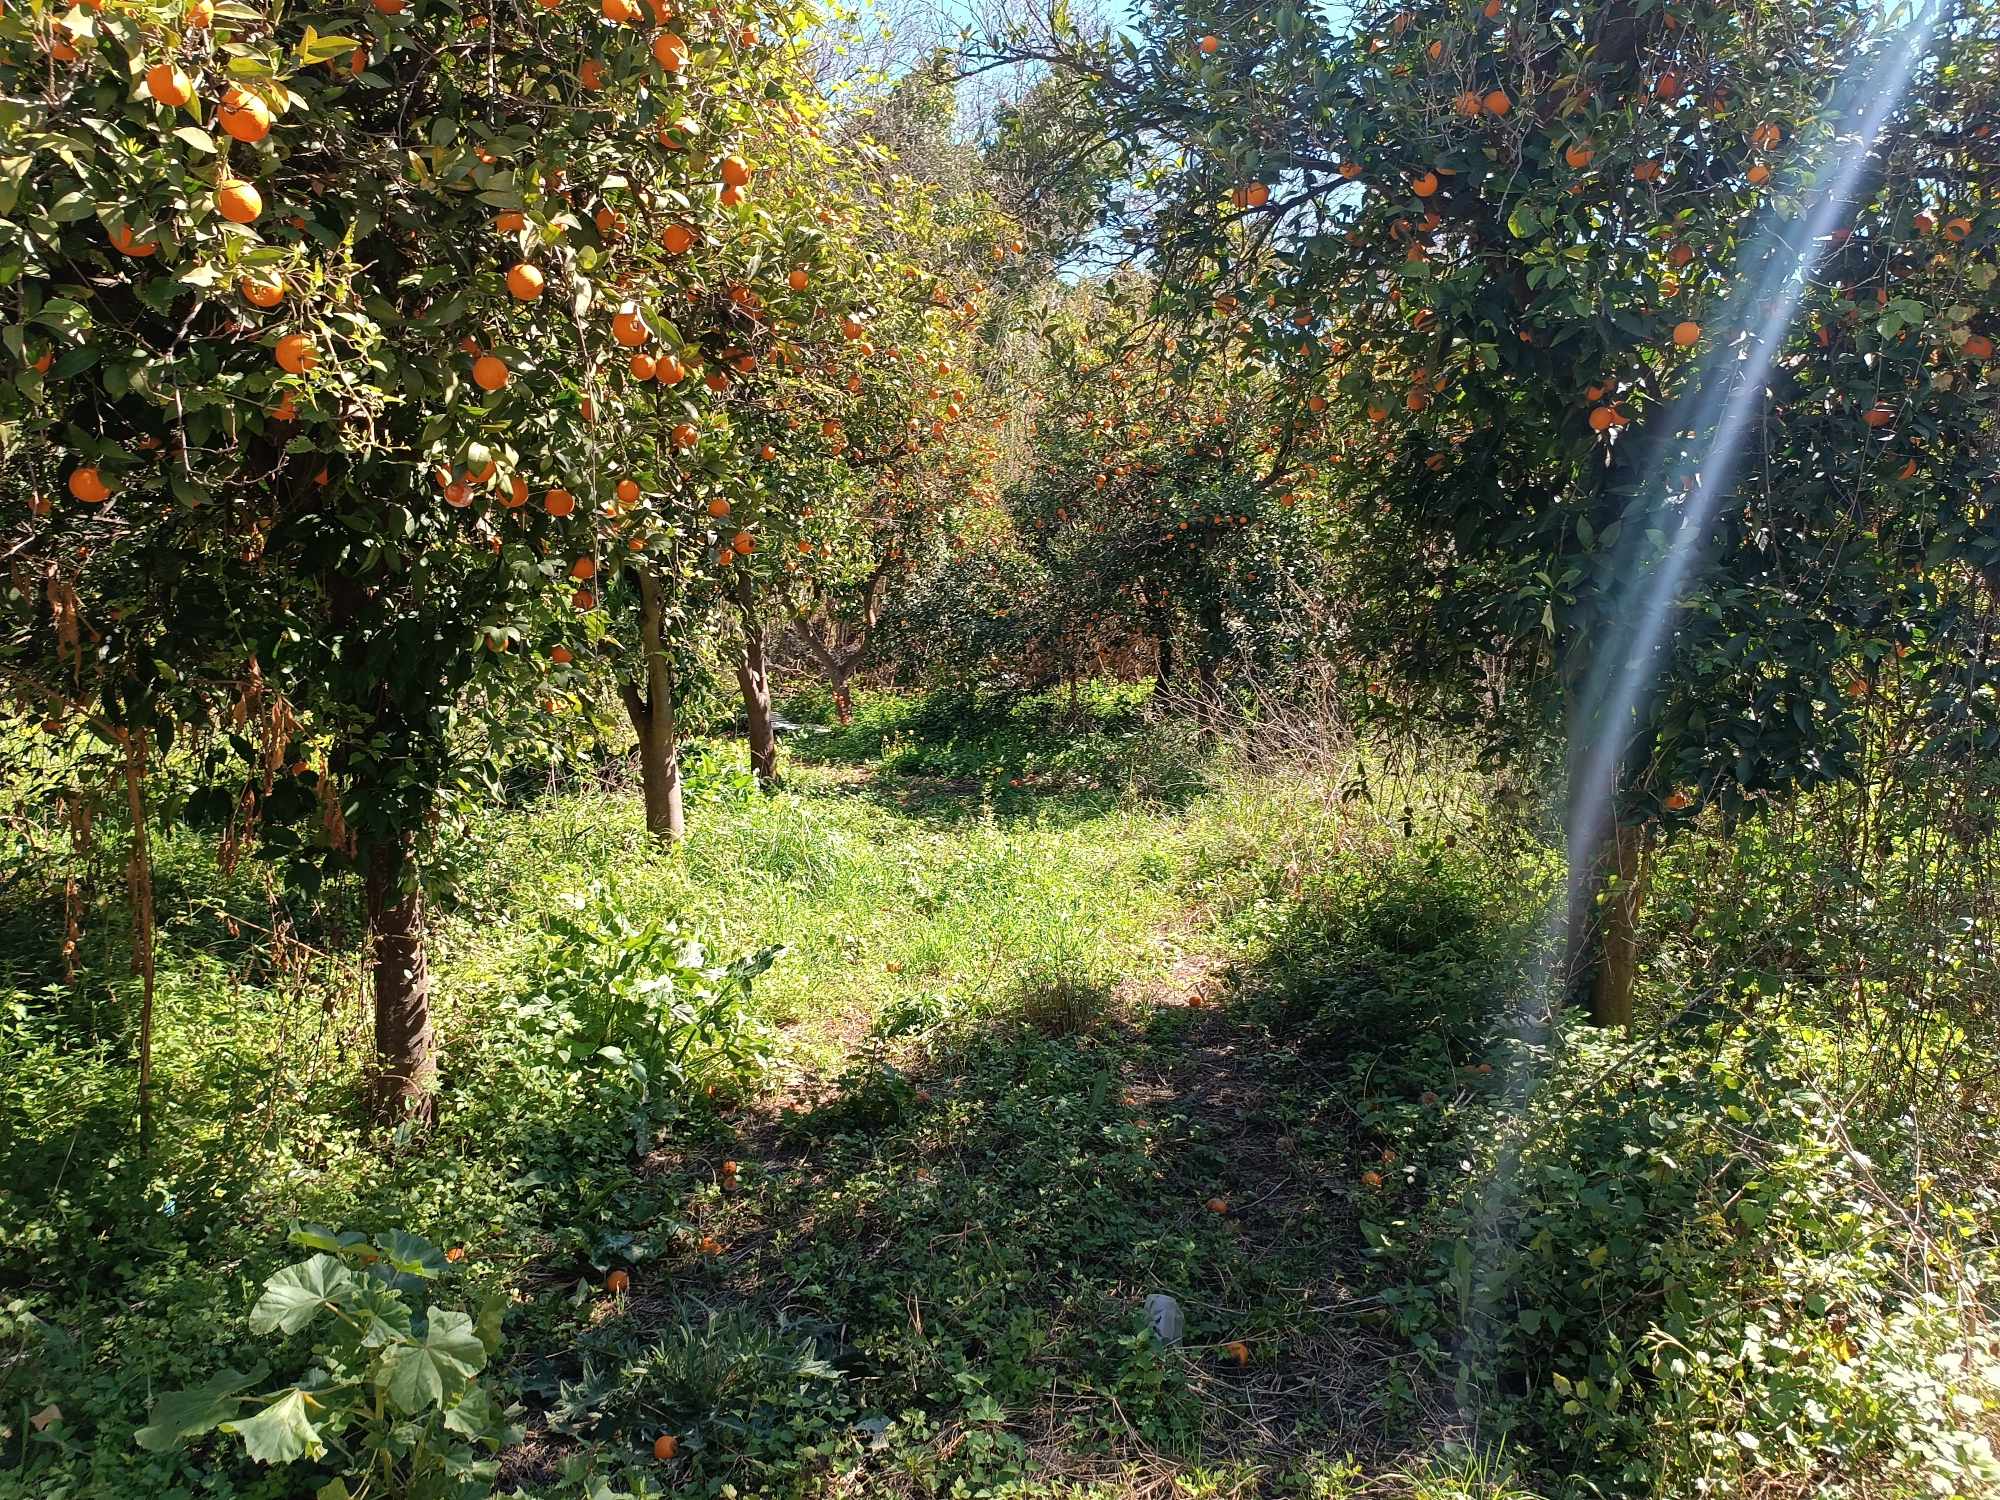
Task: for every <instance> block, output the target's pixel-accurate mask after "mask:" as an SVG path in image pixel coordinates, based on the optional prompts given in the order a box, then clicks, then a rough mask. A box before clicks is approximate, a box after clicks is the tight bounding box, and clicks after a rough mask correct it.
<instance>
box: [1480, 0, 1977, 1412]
mask: <svg viewBox="0 0 2000 1500" xmlns="http://www.w3.org/2000/svg"><path fill="white" fill-rule="evenodd" d="M1937 24H1938V7H1937V5H1935V4H1934V3H1927V4H1925V5H1924V6H1923V7H1922V8H1921V9H1920V10H1919V11H1918V12H1917V13H1916V14H1915V15H1914V16H1913V17H1912V18H1911V19H1910V20H1909V22H1908V23H1907V24H1906V25H1905V26H1904V27H1903V29H1902V31H1901V34H1900V35H1899V36H1898V37H1897V38H1896V39H1895V40H1894V41H1893V42H1891V43H1889V44H1887V45H1885V46H1883V47H1881V48H1879V49H1876V51H1875V53H1874V56H1873V58H1872V59H1871V60H1869V61H1867V62H1863V63H1861V64H1858V65H1857V67H1856V69H1855V70H1854V71H1852V72H1850V74H1849V75H1848V76H1847V77H1846V78H1844V79H1843V80H1842V81H1841V83H1840V85H1839V86H1838V88H1837V91H1836V97H1835V99H1834V101H1833V106H1832V108H1831V110H1830V114H1831V117H1832V118H1833V119H1834V120H1835V121H1852V122H1853V123H1852V124H1851V125H1849V126H1846V127H1844V128H1843V127H1839V126H1836V128H1835V129H1834V130H1833V131H1832V132H1831V133H1830V136H1829V148H1828V150H1827V152H1826V155H1825V158H1824V160H1823V161H1822V162H1821V163H1820V164H1819V167H1818V171H1817V173H1816V176H1817V181H1816V183H1815V184H1814V187H1813V189H1812V191H1813V192H1814V193H1815V194H1816V195H1817V196H1816V198H1815V200H1814V201H1813V202H1812V203H1811V205H1810V207H1809V209H1808V210H1807V212H1805V213H1804V214H1802V215H1800V216H1799V217H1797V218H1796V219H1794V220H1793V221H1792V223H1791V224H1790V225H1788V226H1782V227H1780V226H1774V227H1772V228H1771V229H1770V230H1769V231H1768V234H1769V236H1770V238H1768V239H1765V240H1763V241H1762V242H1760V245H1759V246H1758V247H1757V250H1756V251H1754V252H1750V253H1768V254H1769V257H1770V259H1769V264H1768V265H1766V266H1765V267H1764V268H1763V270H1762V271H1761V272H1760V273H1759V274H1758V275H1756V276H1755V277H1754V278H1753V279H1751V280H1749V281H1747V282H1746V284H1745V286H1744V287H1743V288H1742V289H1740V290H1739V292H1738V293H1737V295H1736V297H1735V299H1734V300H1733V301H1732V303H1731V305H1730V306H1729V308H1728V309H1727V310H1726V312H1725V314H1724V317H1723V319H1722V321H1721V323H1720V326H1725V327H1735V328H1742V329H1744V330H1746V332H1747V331H1749V330H1753V329H1754V330H1755V331H1754V333H1751V334H1750V336H1748V337H1746V338H1745V339H1744V340H1743V341H1742V342H1741V343H1740V344H1737V343H1731V344H1728V345H1724V346H1721V347H1718V348H1715V349H1714V350H1712V351H1711V353H1710V354H1709V355H1708V356H1707V359H1706V360H1705V361H1704V363H1703V365H1702V366H1701V367H1699V368H1698V369H1697V370H1696V371H1695V374H1694V378H1693V379H1692V380H1691V381H1690V382H1689V384H1688V386H1687V387H1686V390H1687V391H1688V392H1691V393H1692V394H1686V395H1683V396H1682V397H1681V407H1682V409H1681V410H1677V411H1674V412H1672V413H1671V414H1670V415H1669V418H1668V419H1667V420H1666V421H1665V422H1664V423H1663V425H1662V428H1661V431H1662V432H1663V434H1664V435H1663V437H1662V439H1661V441H1660V447H1659V450H1658V452H1657V454H1655V455H1654V468H1655V469H1656V470H1657V469H1659V468H1660V467H1662V466H1664V465H1665V463H1666V462H1667V461H1668V460H1669V459H1671V458H1676V457H1678V455H1679V453H1680V451H1681V444H1680V440H1679V438H1678V434H1680V433H1683V432H1688V431H1692V432H1694V433H1696V434H1701V433H1707V434H1708V435H1709V436H1708V442H1707V447H1706V450H1705V453H1704V455H1703V462H1702V463H1701V465H1700V466H1699V468H1698V469H1697V471H1696V472H1697V474H1698V476H1699V482H1698V484H1697V485H1696V487H1695V489H1694V490H1693V492H1692V493H1691V494H1690V495H1689V496H1688V497H1687V500H1686V504H1685V505H1684V506H1679V499H1680V497H1679V496H1678V495H1677V494H1676V493H1675V492H1672V491H1670V490H1669V489H1668V487H1667V486H1666V484H1665V483H1664V480H1662V481H1661V482H1660V483H1659V486H1658V499H1657V500H1656V502H1655V510H1654V514H1655V516H1656V517H1657V518H1658V524H1657V525H1656V526H1655V527H1653V528H1651V529H1653V530H1656V531H1660V532H1664V533H1667V534H1668V535H1669V536H1670V540H1669V542H1668V544H1667V546H1666V548H1665V551H1664V553H1663V554H1661V555H1660V556H1659V558H1658V560H1657V562H1656V563H1653V564H1651V565H1649V564H1648V561H1647V558H1646V550H1647V548H1648V547H1649V545H1651V546H1657V544H1656V543H1650V544H1649V542H1648V541H1647V539H1646V532H1647V530H1648V529H1649V528H1647V527H1643V526H1635V527H1632V528H1631V529H1630V531H1629V532H1628V533H1627V540H1626V542H1625V547H1626V550H1627V553H1628V558H1627V561H1626V563H1625V565H1624V568H1623V571H1624V573H1625V574H1626V575H1627V578H1628V580H1629V583H1628V586H1627V587H1624V588H1620V589H1618V590H1616V591H1615V592H1614V595H1613V597H1614V598H1617V599H1621V600H1627V601H1629V607H1628V609H1627V612H1626V613H1625V616H1624V619H1623V622H1622V626H1621V627H1620V628H1617V629H1616V630H1615V631H1614V633H1613V635H1612V639H1611V641H1610V642H1609V643H1608V646H1607V649H1606V650H1604V651H1603V652H1601V653H1600V654H1599V655H1598V656H1597V658H1596V659H1595V661H1594V662H1593V663H1592V665H1591V668H1590V671H1589V673H1588V675H1587V676H1586V679H1585V682H1584V684H1583V688H1582V699H1581V707H1582V709H1583V713H1582V714H1581V715H1580V716H1579V719H1578V721H1577V722H1579V723H1582V724H1587V725H1591V726H1594V728H1595V733H1594V734H1593V735H1592V738H1591V742H1590V744H1589V746H1588V748H1587V750H1586V751H1585V752H1584V753H1583V754H1582V755H1581V756H1580V757H1577V758H1576V759H1575V760H1574V762H1573V764H1574V767H1575V770H1574V773H1573V775H1572V778H1571V782H1570V786H1569V789H1568V798H1569V800H1568V808H1567V812H1568V829H1569V854H1570V868H1569V875H1568V881H1569V887H1570V889H1569V891H1568V892H1567V893H1566V896H1565V897H1564V898H1559V901H1558V904H1557V905H1556V906H1555V908H1554V909H1553V911H1552V912H1551V914H1550V917H1549V920H1548V923H1547V925H1546V927H1545V928H1544V931H1543V935H1542V940H1541V942H1540V944H1539V947H1538V948H1537V950H1536V953H1535V957H1534V960H1533V962H1532V964H1531V966H1530V970H1529V972H1528V973H1527V974H1526V975H1525V976H1523V982H1522V983H1521V985H1520V986H1519V988H1518V989H1516V990H1515V992H1514V994H1513V997H1512V1002H1511V1005H1510V1006H1509V1008H1508V1011H1507V1014H1506V1016H1505V1018H1504V1024H1505V1025H1506V1027H1507V1030H1508V1035H1509V1039H1510V1042H1511V1045H1510V1046H1509V1047H1508V1048H1507V1049H1506V1052H1505V1054H1504V1059H1503V1062H1502V1079H1501V1086H1502V1089H1503V1091H1504V1095H1505V1097H1506V1099H1507V1102H1508V1104H1509V1105H1510V1107H1511V1109H1512V1111H1513V1118H1514V1120H1515V1121H1517V1122H1518V1121H1521V1120H1523V1119H1524V1118H1525V1114H1526V1104H1527V1101H1528V1099H1529V1098H1530V1097H1531V1095H1532V1094H1533V1092H1534V1090H1535V1088H1536V1087H1537V1085H1538V1084H1539V1082H1540V1079H1541V1068H1540V1066H1539V1065H1538V1059H1540V1058H1541V1057H1542V1056H1543V1055H1544V1051H1545V1047H1546V1044H1547V1042H1548V1039H1549V1018H1550V1015H1551V1014H1552V1007H1553V1005H1554V1004H1555V1003H1557V998H1558V997H1557V994H1556V991H1557V989H1558V987H1559V986H1560V985H1561V983H1562V982H1563V981H1564V980H1565V979H1566V978H1567V976H1566V975H1565V974H1563V973H1562V972H1561V970H1562V967H1563V958H1564V956H1565V955H1566V953H1567V952H1568V951H1569V943H1568V939H1569V937H1570V936H1571V934H1570V933H1569V931H1568V925H1569V923H1570V922H1571V921H1572V920H1574V914H1576V913H1578V912H1579V911H1580V910H1581V911H1582V912H1583V913H1584V914H1585V916H1586V919H1587V911H1588V909H1587V907H1585V908H1579V906H1578V903H1577V902H1576V901H1575V900H1574V899H1571V898H1573V897H1574V895H1575V894H1576V891H1577V889H1578V886H1577V883H1578V882H1579V881H1583V882H1588V881H1590V880H1591V879H1592V877H1593V858H1594V854H1595V851H1596V850H1597V848H1598V846H1599V844H1600V843H1601V842H1602V840H1603V838H1604V837H1605V835H1606V833H1607V832H1608V831H1609V828H1610V825H1611V820H1612V818H1613V816H1614V806H1615V801H1614V799H1615V796H1616V793H1617V784H1616V783H1617V773H1618V767H1619V763H1620V761H1621V759H1622V757H1623V753H1624V748H1625V746H1626V744H1627V742H1628V740H1629V737H1630V734H1631V730H1632V727H1633V725H1634V723H1635V721H1636V719H1637V716H1638V714H1639V712H1640V710H1641V708H1642V707H1643V705H1644V704H1645V702H1646V700H1647V697H1648V695H1649V694H1650V693H1651V692H1652V691H1653V690H1654V687H1655V686H1656V684H1657V683H1658V681H1659V678H1660V675H1661V669H1662V647H1663V645H1665V643H1666V642H1667V639H1668V633H1669V622H1670V621H1671V619H1672V617H1673V613H1674V610H1675V607H1676V605H1677V603H1678V600H1679V598H1680V595H1681V591H1682V589H1683V588H1684V587H1685V585H1686V584H1687V582H1688V580H1689V578H1690V576H1691V575H1692V574H1693V573H1694V571H1695V567H1696V564H1697V562H1698V561H1699V559H1700V556H1701V551H1702V544H1703V541H1704V538H1705V536H1706V534H1707V530H1708V525H1709V522H1710V520H1711V519H1712V517H1713V516H1714V515H1715V512H1716V508H1717V506H1718V505H1719V504H1720V503H1721V501H1722V499H1723V497H1724V496H1725V495H1727V494H1728V493H1729V492H1730V490H1731V489H1732V487H1733V486H1734V484H1735V482H1736V478H1737V475H1738V473H1739V472H1740V470H1741V468H1742V466H1743V460H1744V454H1745V450H1746V448H1747V445H1748V440H1749V438H1750V435H1751V431H1752V424H1753V423H1754V422H1755V421H1756V420H1757V417H1758V415H1759V413H1760V411H1761V409H1762V405H1763V401H1764V394H1765V390H1766V387H1767V385H1768V383H1769V379H1770V375H1771V371H1772V367H1773V364H1774V362H1775V361H1776V359H1777V356H1778V353H1779V351H1780V350H1781V349H1782V348H1783V346H1784V343H1785V339H1786V337H1787V335H1788V333H1789V331H1790V329H1791V325H1792V322H1793V319H1794V318H1795V317H1796V316H1797V313H1798V309H1799V304H1800V301H1801V300H1802V298H1803V297H1804V294H1805V290H1806V287H1807V285H1808V283H1809V282H1810V280H1811V278H1812V275H1813V273H1814V271H1815V269H1816V267H1817V265H1818V263H1819V261H1820V259H1821V258H1822V257H1823V256H1824V255H1825V253H1826V250H1827V248H1828V246H1829V245H1830V244H1831V242H1832V235H1833V233H1834V231H1835V230H1836V229H1837V228H1838V227H1839V225H1840V221H1841V220H1842V219H1843V217H1845V215H1846V214H1847V213H1848V211H1849V210H1850V209H1851V208H1852V206H1853V203H1852V200H1853V198H1854V196H1855V194H1856V190H1857V188H1858V186H1859V185H1860V182H1861V179H1862V176H1863V174H1864V172H1865V171H1866V170H1867V165H1868V158H1869V155H1870V153H1871V152H1872V151H1873V150H1874V148H1875V144H1876V141H1877V138H1878V137H1879V136H1880V135H1881V133H1882V130H1883V128H1884V126H1885V125H1886V124H1887V123H1888V121H1889V119H1890V117H1891V115H1892V114H1893V112H1894V111H1895V109H1896V108H1897V106H1898V105H1899V104H1900V102H1901V100H1902V97H1903V95H1904V93H1905V92H1906V91H1907V90H1908V88H1909V86H1910V82H1911V79H1912V77H1913V76H1914V75H1915V73H1916V71H1917V69H1918V67H1919V66H1920V64H1921V62H1922V60H1923V58H1924V57H1925V56H1926V55H1927V53H1928V51H1929V48H1930V44H1931V40H1932V36H1933V33H1934V31H1935V29H1936V27H1937ZM1724 359H1727V360H1731V361H1734V363H1735V366H1736V368H1734V369H1725V368H1719V367H1712V366H1713V362H1715V361H1718V360H1724ZM1677 506H1679V508H1680V519H1679V525H1678V526H1670V525H1669V523H1670V522H1671V521H1672V519H1673V512H1674V511H1675V509H1676V507H1677ZM1521 1149H1522V1142H1521V1141H1520V1139H1519V1137H1518V1132H1516V1133H1515V1134H1514V1136H1513V1137H1511V1138H1509V1139H1506V1140H1503V1141H1502V1142H1501V1143H1500V1148H1499V1152H1498V1155H1497V1158H1496V1160H1495V1163H1494V1167H1493V1170H1492V1172H1491V1173H1490V1174H1489V1175H1488V1176H1487V1178H1486V1180H1485V1181H1484V1182H1483V1183H1481V1184H1479V1185H1478V1187H1477V1188H1476V1189H1475V1191H1476V1192H1477V1193H1478V1195H1479V1200H1480V1201H1479V1209H1478V1212H1477V1214H1476V1216H1475V1225H1476V1228H1475V1230H1474V1232H1473V1235H1472V1236H1471V1239H1470V1242H1469V1243H1468V1244H1466V1245H1465V1246H1463V1247H1462V1249H1461V1254H1460V1256H1459V1258H1458V1262H1457V1265H1456V1267H1455V1272H1456V1276H1455V1279H1456V1281H1457V1283H1458V1290H1459V1295H1460V1299H1461V1316H1460V1323H1459V1332H1458V1340H1457V1347H1456V1350H1455V1351H1454V1352H1455V1354H1456V1356H1457V1364H1458V1381H1457V1389H1456V1392H1455V1396H1456V1402H1457V1406H1458V1411H1459V1418H1460V1421H1461V1422H1462V1423H1463V1424H1464V1426H1465V1427H1466V1428H1467V1429H1468V1430H1470V1431H1471V1432H1475V1433H1476V1431H1477V1428H1478V1425H1479V1420H1480V1413H1481V1407H1482V1402H1481V1399H1480V1398H1481V1395H1482V1392H1483V1390H1484V1389H1485V1388H1487V1386H1488V1384H1489V1382H1490V1380H1491V1376H1492V1373H1493V1372H1492V1370H1491V1368H1490V1365H1491V1360H1492V1356H1493V1353H1494V1351H1495V1350H1496V1348H1497V1345H1498V1322H1497V1319H1498V1318H1499V1317H1500V1316H1501V1315H1502V1314H1503V1313H1504V1312H1505V1311H1506V1305H1505V1296H1504V1292H1503V1290H1502V1289H1500V1288H1498V1287H1495V1286H1493V1285H1492V1282H1493V1280H1494V1278H1495V1276H1496V1274H1497V1273H1498V1272H1499V1269H1500V1262H1501V1255H1502V1245H1503V1240H1504V1238H1505V1230H1504V1226H1505V1222H1506V1219H1507V1216H1508V1214H1509V1213H1510V1212H1511V1209H1512V1207H1513V1205H1514V1204H1515V1202H1516V1200H1517V1198H1518V1173H1519V1162H1520V1151H1521Z"/></svg>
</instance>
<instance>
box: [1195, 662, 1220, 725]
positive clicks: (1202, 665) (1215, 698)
mask: <svg viewBox="0 0 2000 1500" xmlns="http://www.w3.org/2000/svg"><path fill="white" fill-rule="evenodd" d="M1194 672H1195V682H1196V690H1195V699H1194V721H1195V723H1196V725H1197V726H1199V728H1200V730H1201V740H1202V743H1203V744H1213V743H1214V742H1215V741H1216V739H1218V738H1219V737H1220V736H1221V733H1222V694H1221V689H1220V688H1219V686H1218V684H1217V680H1216V671H1215V660H1214V658H1213V657H1210V656H1208V655H1206V654H1203V655H1202V656H1201V657H1200V658H1199V659H1198V660H1197V661H1196V662H1195V668H1194Z"/></svg>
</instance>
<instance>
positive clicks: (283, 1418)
mask: <svg viewBox="0 0 2000 1500" xmlns="http://www.w3.org/2000/svg"><path fill="white" fill-rule="evenodd" d="M222 1431H224V1432H233V1433H235V1434H236V1435H237V1436H238V1437H240V1438H242V1439H243V1449H244V1451H245V1452H246V1453H248V1454H249V1455H250V1456H251V1457H252V1458H254V1459H256V1460H257V1461H258V1462H259V1463H265V1464H288V1463H290V1462H291V1461H292V1460H293V1459H296V1458H305V1457H307V1456H311V1457H313V1458H317V1457H319V1455H320V1454H321V1453H323V1452H324V1451H325V1450H326V1444H325V1443H323V1442H321V1441H320V1435H319V1429H318V1428H317V1427H315V1426H313V1423H312V1417H311V1415H310V1414H309V1413H308V1412H307V1410H306V1393H305V1392H304V1391H301V1390H298V1389H296V1388H294V1389H292V1390H289V1391H287V1392H285V1394H284V1395H282V1396H280V1397H279V1398H278V1399H277V1400H276V1401H273V1402H272V1403H271V1404H270V1405H269V1406H267V1407H265V1408H264V1409H263V1410H262V1411H260V1412H258V1413H257V1415H256V1416H254V1417H245V1418H243V1419H242V1420H241V1421H238V1422H224V1423H223V1424H222Z"/></svg>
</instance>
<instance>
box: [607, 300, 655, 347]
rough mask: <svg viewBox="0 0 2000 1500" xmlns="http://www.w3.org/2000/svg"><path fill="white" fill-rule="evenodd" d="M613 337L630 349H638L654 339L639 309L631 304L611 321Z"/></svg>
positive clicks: (627, 304)
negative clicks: (648, 340) (650, 339)
mask: <svg viewBox="0 0 2000 1500" xmlns="http://www.w3.org/2000/svg"><path fill="white" fill-rule="evenodd" d="M611 336H612V337H613V338H614V339H616V340H618V342H619V343H621V344H623V345H624V346H625V347H626V348H628V349H633V348H636V347H638V346H639V345H640V344H643V343H645V342H646V340H647V339H649V338H651V337H652V333H651V332H650V331H649V330H648V329H647V327H646V320H645V318H644V317H642V316H641V315H640V313H639V309H638V308H637V307H635V306H633V304H631V303H630V302H628V303H626V304H625V306H624V307H623V308H621V309H620V310H619V311H618V313H617V314H616V316H614V317H613V318H612V319H611Z"/></svg>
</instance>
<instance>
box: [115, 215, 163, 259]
mask: <svg viewBox="0 0 2000 1500" xmlns="http://www.w3.org/2000/svg"><path fill="white" fill-rule="evenodd" d="M111 248H112V249H114V250H117V251H120V252H121V253H123V254H125V255H129V256H132V257H133V258H134V259H135V260H144V259H145V258H146V257H147V256H149V255H152V254H155V253H156V252H157V251H158V250H159V248H160V245H159V241H157V240H141V239H138V238H136V237H135V236H134V235H133V233H132V228H131V226H130V225H129V224H120V225H119V226H118V227H117V228H116V229H114V230H112V231H111Z"/></svg>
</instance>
